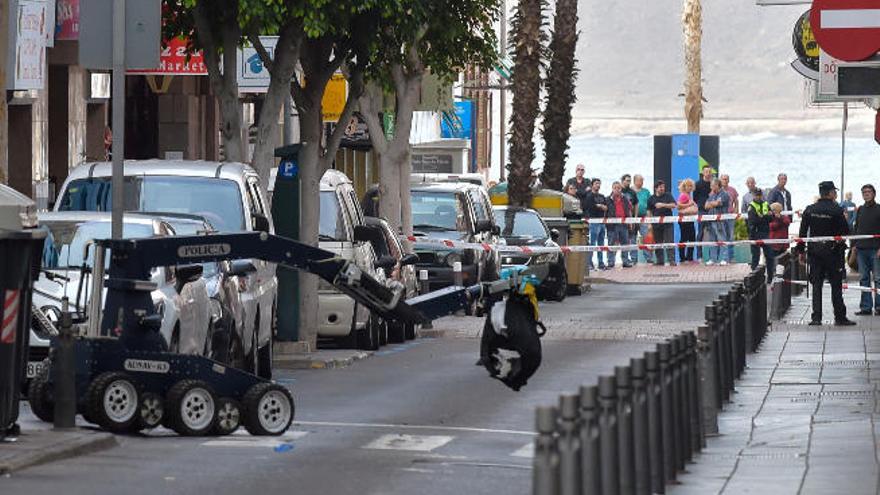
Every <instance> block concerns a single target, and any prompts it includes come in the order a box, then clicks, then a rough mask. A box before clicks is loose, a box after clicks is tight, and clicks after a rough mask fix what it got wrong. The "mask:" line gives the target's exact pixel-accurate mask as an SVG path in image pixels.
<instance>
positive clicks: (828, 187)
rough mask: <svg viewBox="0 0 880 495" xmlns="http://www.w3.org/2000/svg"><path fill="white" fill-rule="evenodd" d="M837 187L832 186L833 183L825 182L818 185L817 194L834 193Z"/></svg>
mask: <svg viewBox="0 0 880 495" xmlns="http://www.w3.org/2000/svg"><path fill="white" fill-rule="evenodd" d="M836 190H837V186H835V185H834V181H830V180H826V181H822V182H820V183H819V193H820V194H822V193H826V192H828V191H836Z"/></svg>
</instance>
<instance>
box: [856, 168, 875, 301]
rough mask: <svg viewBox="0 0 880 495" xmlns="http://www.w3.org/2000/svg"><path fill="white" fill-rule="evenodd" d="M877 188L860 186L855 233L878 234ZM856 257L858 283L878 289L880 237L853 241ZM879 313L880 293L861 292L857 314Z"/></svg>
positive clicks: (869, 185)
mask: <svg viewBox="0 0 880 495" xmlns="http://www.w3.org/2000/svg"><path fill="white" fill-rule="evenodd" d="M876 197H877V190H876V189H874V186H873V185H871V184H865V185H864V186H862V199H864V200H865V204H863V205H862V206H860V207H859V209H858V210H857V211H856V212H855V213H856V215H855V217H856V218H855V221H856V223H855V234H856V235H877V234H880V205H878V204H877V202H876V201H875V199H876ZM853 246H854V248H855V250H856V258H857V259H858V260H859V278H860V280H859V283H860V285H861V286H862V287H871V282H872V281H873V282H874V288H875V289H880V258H878V255H880V239H859V240H857V241H854V243H853ZM872 309H873V310H874V314H876V315H880V293H874V294H871V293H870V292H862V300H861V301H860V303H859V311H858V312H857V313H856V314H857V315H869V314H871V310H872Z"/></svg>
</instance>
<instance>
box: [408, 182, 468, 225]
mask: <svg viewBox="0 0 880 495" xmlns="http://www.w3.org/2000/svg"><path fill="white" fill-rule="evenodd" d="M463 221H464V215H463V213H462V211H461V204H460V202H459V201H458V198H456V197H455V193H452V192H427V191H413V192H412V223H413V229H415V230H459V227H460V226H462V225H461V224H462V222H463Z"/></svg>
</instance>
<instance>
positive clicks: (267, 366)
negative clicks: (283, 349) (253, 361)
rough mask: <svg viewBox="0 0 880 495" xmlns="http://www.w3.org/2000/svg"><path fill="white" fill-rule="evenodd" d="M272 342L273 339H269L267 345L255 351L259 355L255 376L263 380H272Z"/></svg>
mask: <svg viewBox="0 0 880 495" xmlns="http://www.w3.org/2000/svg"><path fill="white" fill-rule="evenodd" d="M272 340H273V339H269V343H268V344H266V345H264V346H263V347H260V348H259V349H258V350H257V353H258V354H259V356H258V359H257V376H259V377H260V378H265V379H266V380H271V379H272V354H273V351H274V350H273V345H272Z"/></svg>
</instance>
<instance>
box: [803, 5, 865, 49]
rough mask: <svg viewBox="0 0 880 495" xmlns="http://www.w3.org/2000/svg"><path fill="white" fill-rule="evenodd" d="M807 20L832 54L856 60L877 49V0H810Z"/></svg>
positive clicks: (821, 42)
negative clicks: (808, 19) (810, 7)
mask: <svg viewBox="0 0 880 495" xmlns="http://www.w3.org/2000/svg"><path fill="white" fill-rule="evenodd" d="M810 24H811V25H812V27H813V34H814V36H815V37H816V41H818V42H819V46H820V47H822V49H823V50H825V52H827V53H828V54H829V55H831V56H832V57H834V58H838V59H840V60H845V61H847V62H858V61H860V60H865V59H866V58H869V57H871V56H873V55H874V54H875V53H877V52H878V51H880V0H813V7H812V9H811V10H810Z"/></svg>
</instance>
